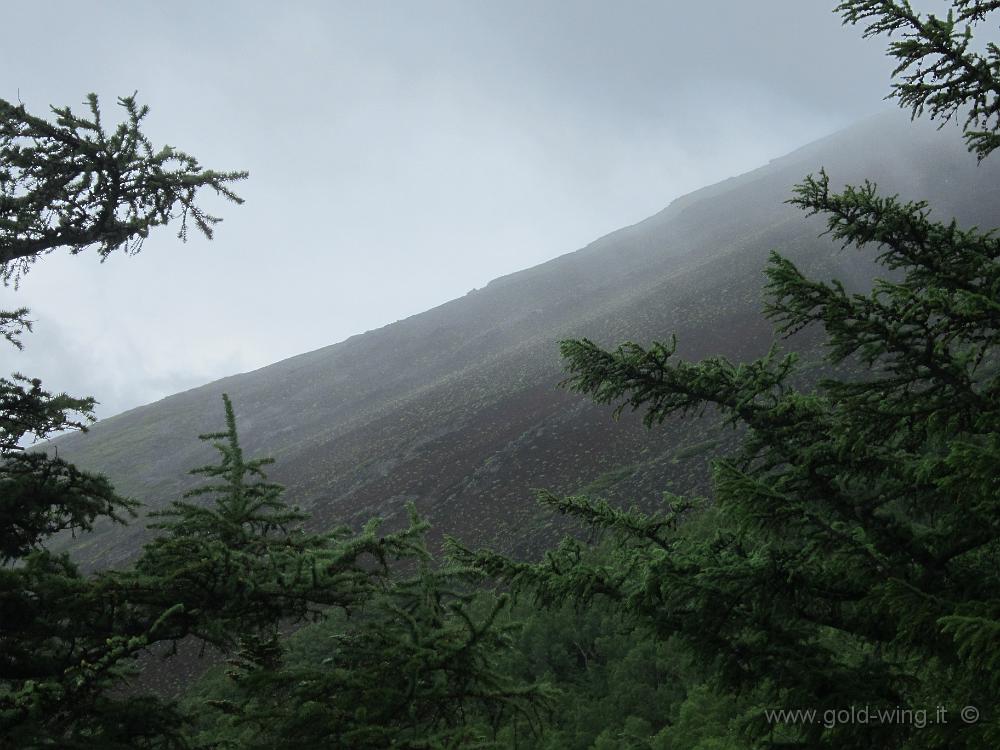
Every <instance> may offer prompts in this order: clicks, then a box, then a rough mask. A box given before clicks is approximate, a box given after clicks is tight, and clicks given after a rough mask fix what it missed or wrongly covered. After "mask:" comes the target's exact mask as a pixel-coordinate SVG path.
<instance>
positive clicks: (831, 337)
mask: <svg viewBox="0 0 1000 750" xmlns="http://www.w3.org/2000/svg"><path fill="white" fill-rule="evenodd" d="M952 6H953V8H952V12H950V13H949V15H948V16H947V17H946V18H939V17H934V16H926V15H921V14H919V13H917V12H915V11H913V10H912V8H911V7H910V5H909V4H908V3H907V2H893V1H891V0H866V1H855V2H844V3H841V4H840V5H839V6H838V8H837V10H838V11H839V12H840V13H841V14H842V16H843V18H844V20H845V22H846V23H865V24H867V26H866V31H865V34H866V35H869V36H870V35H877V34H890V35H897V36H895V37H894V40H893V41H892V43H891V46H890V48H889V51H890V54H891V55H893V56H895V58H896V59H897V61H898V63H899V64H898V67H897V69H896V75H897V76H899V77H900V80H899V81H898V82H897V83H896V85H895V88H894V92H893V96H894V97H896V98H897V99H898V100H899V101H900V103H901V104H902V105H903V106H906V107H909V108H911V109H912V111H913V113H914V116H918V115H920V114H922V113H926V114H929V115H930V116H931V117H932V118H938V119H941V118H944V119H947V118H950V117H954V116H962V117H964V118H965V132H966V138H967V141H968V144H969V148H970V150H972V151H973V152H975V153H976V154H977V155H978V156H979V158H980V159H983V158H986V157H987V156H988V155H989V154H990V153H991V152H992V151H993V150H994V149H996V148H997V146H998V145H1000V120H998V111H1000V104H998V93H1000V50H998V49H997V47H996V46H995V45H993V44H988V45H986V47H985V51H984V52H977V51H975V48H974V47H973V45H972V40H973V30H974V27H975V26H976V24H978V23H980V22H982V21H983V20H985V19H986V18H988V17H990V16H991V15H992V14H993V13H994V12H995V11H996V10H998V9H1000V4H997V3H994V2H975V1H974V0H956V2H953V3H952ZM791 202H792V203H793V204H794V205H796V206H798V207H800V208H802V209H803V210H804V211H805V212H806V213H809V214H821V215H823V216H825V217H826V218H827V226H828V232H829V234H830V235H831V236H832V237H833V238H834V239H835V240H837V241H840V242H841V243H843V244H844V245H845V247H846V246H856V247H858V248H860V249H863V250H868V251H871V252H873V253H874V255H875V257H876V258H877V259H878V261H879V262H880V263H881V264H882V265H883V266H884V267H886V268H887V269H891V270H893V271H894V272H895V274H894V275H893V277H892V278H894V279H896V280H894V281H888V280H884V279H879V280H876V282H875V284H874V287H873V289H872V290H871V291H870V292H869V293H866V294H849V293H848V292H847V291H846V290H845V289H844V287H843V286H842V285H841V284H839V283H838V282H836V281H833V282H822V281H817V280H812V279H809V278H807V277H806V276H805V275H804V274H802V273H801V272H800V271H799V270H798V269H797V268H796V267H795V266H794V265H793V264H792V263H791V262H790V261H788V260H787V259H785V258H782V257H781V256H780V255H778V254H776V253H775V254H772V257H771V260H770V264H769V266H768V268H767V276H768V283H767V287H766V292H767V305H766V308H765V312H766V314H767V315H768V316H769V317H770V318H771V319H772V320H773V321H774V322H775V324H776V327H777V330H778V331H779V332H780V333H781V334H783V335H786V336H787V335H791V334H793V333H795V332H797V331H799V330H801V329H803V328H805V327H809V326H821V327H822V328H823V329H824V330H825V332H826V337H827V347H828V352H829V360H830V363H831V366H832V369H831V370H830V372H831V373H836V375H833V374H831V376H830V377H828V379H826V380H825V381H824V382H822V383H821V384H820V385H819V386H818V387H817V388H812V389H802V388H800V387H796V385H795V382H796V381H795V375H796V373H797V371H798V370H797V361H796V358H795V356H794V355H782V354H781V353H780V352H779V351H778V350H777V349H774V350H772V352H771V353H770V354H769V355H768V356H766V357H764V358H762V359H760V360H757V361H754V362H750V363H746V364H736V363H732V362H729V361H727V360H725V359H723V358H713V359H709V360H706V361H702V362H698V363H688V362H683V361H676V358H675V347H676V345H675V343H674V342H671V343H669V344H662V343H653V344H651V345H648V346H643V345H639V344H636V343H631V342H628V343H625V344H622V345H621V346H619V347H617V348H616V349H614V350H604V349H602V348H601V347H599V346H598V345H596V344H594V343H593V342H591V341H589V340H586V339H584V340H577V341H566V342H563V344H562V354H563V356H564V358H565V360H566V364H567V367H568V370H569V378H568V380H567V381H566V385H568V386H569V387H570V388H572V389H574V390H576V391H578V392H580V393H583V394H587V395H589V396H590V397H591V398H593V399H595V400H596V401H598V402H601V403H608V404H615V405H616V414H617V413H620V412H621V411H622V410H623V409H633V410H638V411H641V412H642V413H643V415H644V419H645V422H646V424H647V426H650V427H653V426H656V425H659V424H662V423H663V422H664V421H665V420H666V419H668V418H671V417H673V416H676V415H680V416H683V415H686V414H691V413H695V414H697V413H700V412H702V411H703V410H705V409H707V408H712V409H717V410H718V412H719V413H720V414H721V415H722V416H723V418H724V419H725V420H727V421H728V422H729V423H730V424H731V425H733V426H734V427H739V428H741V429H744V430H745V438H744V440H743V443H742V446H741V450H740V451H739V452H738V453H737V454H736V455H731V456H727V457H721V458H718V459H717V460H715V461H714V463H713V486H714V498H713V503H714V508H713V509H711V510H705V511H703V512H705V513H710V514H712V515H713V517H714V518H715V519H716V522H717V524H718V528H717V531H716V533H715V534H714V535H713V536H710V537H707V538H706V537H704V536H701V535H689V534H685V532H684V519H685V518H689V517H690V516H691V513H692V510H693V509H696V508H697V506H699V505H700V503H699V502H698V501H697V500H696V499H684V498H668V500H669V503H670V507H669V508H668V510H667V511H665V512H661V513H655V514H652V515H647V514H641V513H637V512H634V511H623V510H620V509H617V508H613V507H611V506H609V505H608V504H607V503H604V502H600V501H594V500H592V499H589V498H586V497H568V498H567V497H557V496H554V495H552V494H550V493H542V495H541V500H542V502H543V503H546V504H547V505H549V506H551V507H553V508H555V509H556V510H558V511H561V512H563V513H567V514H570V515H573V516H575V517H577V518H579V519H582V520H583V521H584V522H586V523H588V524H590V525H591V526H593V527H595V528H597V529H602V530H606V531H609V532H610V533H611V534H612V535H613V536H614V538H615V539H616V542H617V546H616V554H615V557H614V558H613V559H612V560H611V561H605V562H601V563H597V564H595V563H592V562H590V561H589V558H588V556H587V555H586V554H585V552H586V545H584V544H583V543H581V542H578V541H575V540H572V539H569V540H566V541H565V542H563V544H562V545H561V546H560V547H559V548H557V549H555V550H553V551H551V552H549V553H548V555H547V556H546V558H545V560H544V561H542V562H540V563H517V562H513V561H510V560H507V559H505V558H503V557H501V556H498V555H496V554H493V553H489V552H480V553H476V554H473V553H471V552H469V551H468V550H464V549H463V548H462V547H461V546H460V545H458V544H453V548H454V550H455V553H456V555H457V556H458V557H460V558H462V559H465V560H467V561H469V562H474V563H476V564H478V565H479V567H481V568H482V569H484V570H486V571H487V572H489V573H491V574H493V575H495V576H497V577H499V578H501V579H503V580H506V581H507V582H509V583H512V584H513V585H514V586H515V588H521V589H527V590H530V591H533V592H534V593H535V595H536V596H537V597H538V598H539V599H540V600H541V601H543V602H560V601H563V600H566V599H569V600H572V601H576V602H578V603H586V602H587V601H590V600H592V599H593V598H595V597H601V598H606V599H609V600H611V601H614V602H617V603H618V605H619V606H620V608H621V609H622V611H623V612H625V613H627V614H628V615H630V616H632V617H635V618H638V619H639V620H640V621H642V622H644V623H646V624H648V625H649V626H650V627H652V628H653V629H654V630H655V632H657V633H658V634H659V636H660V637H661V638H663V639H666V638H670V637H674V638H677V639H678V640H679V641H680V642H682V643H684V644H686V647H687V648H689V649H690V650H691V652H692V653H694V654H695V655H697V656H698V657H699V659H700V661H701V663H702V664H703V665H705V666H706V667H707V668H709V669H710V670H711V674H712V678H713V684H714V686H715V688H716V689H717V690H718V691H721V692H730V693H735V694H740V695H746V694H747V693H748V692H752V693H753V694H754V695H756V696H757V698H758V700H759V701H761V702H762V705H763V706H764V707H766V706H771V707H773V708H787V709H807V710H814V711H816V712H817V714H816V715H817V716H819V717H823V716H824V715H829V714H827V713H826V712H828V711H837V710H849V709H851V708H852V707H853V708H854V709H855V710H858V709H862V708H868V709H871V710H872V711H876V710H883V711H889V712H891V711H892V710H893V709H902V710H907V709H908V710H911V711H914V710H915V711H920V710H925V711H927V712H928V713H929V715H930V717H931V719H930V721H929V723H927V724H926V726H919V723H917V722H914V721H912V720H911V721H908V720H907V719H906V718H905V714H904V715H901V716H900V717H898V718H897V720H892V719H888V720H883V721H868V722H864V723H861V722H840V723H838V722H835V721H834V722H824V721H822V720H818V721H811V722H810V721H802V720H800V721H793V720H789V719H780V718H776V717H774V715H768V714H766V713H765V712H764V711H763V710H760V711H757V712H756V713H755V714H753V715H751V716H749V717H748V718H747V719H746V720H745V721H744V726H743V731H744V740H745V742H746V744H747V745H748V746H753V747H837V748H871V747H886V748H888V747H899V748H939V747H949V748H984V747H995V746H997V745H998V744H1000V715H998V713H997V709H996V700H995V699H996V695H997V694H998V693H997V691H998V689H1000V637H998V634H1000V595H998V592H1000V571H998V567H997V560H998V559H1000V507H998V504H1000V484H998V479H997V467H998V466H1000V432H998V425H1000V240H998V239H997V237H996V236H995V235H994V233H992V232H985V231H981V230H979V229H977V228H962V227H959V226H958V225H957V223H956V222H955V221H939V220H936V219H934V218H932V217H931V211H930V207H929V206H928V205H927V204H925V203H923V202H904V201H901V200H899V199H898V198H896V197H886V196H881V195H880V194H879V193H878V190H877V188H876V186H875V185H872V184H870V183H865V184H863V185H861V186H854V187H850V186H849V187H847V188H846V189H844V190H842V191H840V192H835V191H834V190H833V189H832V188H831V181H830V178H829V177H828V176H827V175H826V174H825V173H824V172H820V173H819V174H818V175H816V176H810V177H807V178H806V179H805V180H804V181H803V182H802V184H800V185H799V186H797V187H796V188H795V192H794V197H793V198H792V200H791ZM938 706H941V707H942V708H944V709H945V712H946V713H945V714H944V715H943V717H942V718H943V719H944V720H943V721H938V720H937V719H938V716H939V715H937V714H935V711H936V709H937V707H938ZM890 715H891V714H890Z"/></svg>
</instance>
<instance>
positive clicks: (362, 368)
mask: <svg viewBox="0 0 1000 750" xmlns="http://www.w3.org/2000/svg"><path fill="white" fill-rule="evenodd" d="M821 167H822V168H825V169H826V171H827V172H828V173H829V174H830V176H831V180H832V182H833V185H834V187H837V188H839V186H841V185H843V184H845V183H852V184H858V183H860V182H862V181H863V180H864V179H866V178H868V179H871V180H873V181H875V182H877V183H878V185H879V188H880V191H881V192H882V193H883V194H892V193H899V194H900V195H901V196H902V197H904V198H907V199H920V200H928V201H929V202H930V204H931V205H932V206H933V207H934V212H933V214H932V215H933V216H934V217H936V218H943V219H950V218H951V217H952V216H954V217H955V218H957V219H958V221H959V222H960V223H961V224H963V225H966V226H968V225H980V226H994V225H997V224H1000V211H998V210H997V205H998V203H997V200H996V198H997V187H996V186H997V185H998V184H1000V181H998V179H997V178H998V177H1000V174H998V167H997V165H996V163H995V162H985V163H983V164H982V165H977V163H976V159H975V157H974V156H971V155H969V154H968V153H967V151H966V149H965V146H964V144H963V143H962V141H961V137H960V135H959V132H958V130H957V129H955V128H952V127H946V128H944V129H943V130H940V131H939V130H936V129H935V128H934V126H931V125H927V124H925V123H920V122H917V123H910V122H909V120H908V118H907V117H906V116H905V115H902V114H899V113H896V112H893V113H887V114H885V115H880V116H877V117H874V118H871V119H869V120H866V121H864V122H862V123H860V124H858V125H856V126H854V127H852V128H849V129H847V130H844V131H842V132H839V133H837V134H835V135H832V136H830V137H828V138H826V139H823V140H821V141H818V142H816V143H813V144H811V145H809V146H807V147H805V148H802V149H799V150H797V151H795V152H793V153H790V154H788V155H786V156H784V157H782V158H779V159H776V160H773V161H772V162H770V163H769V164H767V165H766V166H763V167H761V168H760V169H757V170H754V171H752V172H749V173H747V174H744V175H741V176H739V177H734V178H732V179H729V180H726V181H724V182H721V183H718V184H715V185H712V186H710V187H706V188H704V189H702V190H699V191H696V192H694V193H691V194H689V195H686V196H684V197H682V198H679V199H677V200H675V201H674V202H673V203H671V204H670V205H669V206H668V207H667V208H665V209H664V210H663V211H661V212H659V213H658V214H656V215H654V216H651V217H650V218H648V219H646V220H645V221H642V222H640V223H638V224H635V225H633V226H629V227H625V228H623V229H621V230H619V231H617V232H614V233H612V234H609V235H607V236H605V237H602V238H600V239H598V240H596V241H594V242H593V243H591V244H590V245H588V246H587V247H585V248H583V249H581V250H578V251H577V252H574V253H570V254H567V255H564V256H561V257H559V258H556V259H554V260H552V261H549V262H548V263H544V264H542V265H539V266H536V267H534V268H530V269H527V270H524V271H520V272H518V273H514V274H511V275H509V276H504V277H502V278H499V279H496V280H494V281H493V282H491V283H490V284H489V285H487V286H486V287H485V288H482V289H477V290H473V291H471V292H469V293H468V294H467V295H466V296H464V297H462V298H460V299H456V300H453V301H451V302H448V303H446V304H444V305H441V306H439V307H436V308H434V309H432V310H428V311H427V312H424V313H422V314H419V315H415V316H413V317H411V318H408V319H406V320H402V321H399V322H397V323H394V324H392V325H389V326H386V327H384V328H381V329H378V330H375V331H369V332H367V333H365V334H361V335H358V336H354V337H352V338H350V339H348V340H346V341H343V342H341V343H338V344H334V345H332V346H329V347H325V348H323V349H319V350H316V351H312V352H308V353H305V354H302V355H299V356H297V357H292V358H290V359H287V360H284V361H281V362H278V363H275V364H273V365H270V366H268V367H264V368H261V369H259V370H256V371H253V372H249V373H244V374H239V375H233V376H231V377H227V378H224V379H222V380H219V381H216V382H213V383H209V384H207V385H204V386H201V387H199V388H195V389H192V390H189V391H185V392H183V393H179V394H176V395H173V396H170V397H168V398H165V399H163V400H161V401H158V402H156V403H153V404H150V405H147V406H143V407H140V408H137V409H133V410H131V411H128V412H125V413H123V414H120V415H117V416H115V417H112V418H109V419H105V420H103V421H101V422H99V423H98V424H96V425H95V426H94V427H93V428H92V429H91V430H90V432H89V433H87V434H73V435H68V436H64V437H61V438H59V439H57V440H55V441H54V442H53V443H52V448H53V449H57V450H58V452H59V455H60V456H62V457H64V458H66V459H68V460H70V461H72V462H73V463H75V464H76V465H77V466H79V467H81V468H85V469H91V470H96V471H100V472H102V473H105V474H107V475H108V476H109V477H110V478H111V480H112V481H113V483H114V484H115V486H116V487H117V488H118V489H119V491H121V492H122V493H124V494H128V495H131V496H133V497H135V498H137V499H139V500H141V501H142V502H143V503H144V504H145V506H146V508H147V509H155V508H160V507H163V506H164V505H165V504H166V503H168V502H169V501H170V500H172V499H176V498H178V497H179V496H180V495H181V493H182V492H183V491H184V490H185V489H187V488H189V487H191V486H192V485H193V484H194V483H195V480H194V479H193V478H192V477H189V476H188V475H187V472H188V470H189V469H191V468H193V467H195V466H199V465H201V464H203V463H205V462H206V461H207V460H209V459H210V458H211V449H210V448H209V447H206V446H205V445H204V444H203V443H201V442H199V441H198V439H197V435H198V434H199V433H204V432H210V431H214V430H215V429H217V428H218V427H219V426H220V425H221V420H222V402H221V394H222V393H224V392H225V393H228V394H229V395H230V396H231V397H232V399H233V401H234V404H235V406H236V411H237V418H238V421H239V426H240V432H241V437H242V440H243V444H244V449H245V450H246V452H247V453H248V454H253V455H272V456H274V457H275V459H276V464H275V465H274V466H273V467H272V471H271V472H270V476H271V478H273V479H274V480H276V481H279V482H281V483H283V484H285V485H286V486H287V488H288V494H287V498H288V499H289V500H290V501H291V502H294V503H296V504H298V505H300V506H301V507H302V508H304V509H305V510H307V511H309V512H310V513H311V515H312V519H311V522H310V523H311V524H312V525H313V526H314V527H317V528H322V527H327V526H330V525H332V524H334V523H338V522H347V523H351V524H357V523H358V522H360V521H363V520H365V519H367V518H369V517H371V516H373V515H380V516H383V517H386V518H388V519H390V522H391V520H392V519H393V518H396V517H398V516H399V514H401V513H402V511H403V507H404V504H405V503H406V502H407V501H414V502H415V503H416V505H417V508H418V509H419V510H420V511H421V512H422V513H424V514H426V515H427V516H428V518H429V519H430V521H431V522H432V523H433V524H434V528H435V530H436V533H451V534H454V535H456V536H458V537H459V538H461V539H463V540H464V541H466V542H467V543H469V544H473V545H478V544H485V543H492V544H495V545H496V546H498V547H500V548H501V549H504V550H507V551H513V552H526V551H528V550H531V549H533V548H535V547H536V546H537V545H538V544H540V543H541V542H542V541H547V540H549V539H550V538H551V536H552V535H553V534H554V533H555V526H554V525H553V524H554V523H555V522H554V521H553V519H551V518H550V517H549V516H548V515H547V514H546V513H543V512H541V511H540V510H539V509H538V507H537V506H536V504H535V502H534V499H533V494H532V489H533V488H541V487H544V488H548V489H552V490H554V491H559V492H575V491H581V492H587V493H592V494H595V495H601V496H606V497H610V498H613V499H615V500H617V501H620V502H623V503H633V502H634V503H638V504H640V505H643V506H647V507H648V506H651V505H653V504H655V503H656V501H657V499H658V498H659V497H660V495H661V493H662V492H663V491H665V490H671V491H675V492H683V491H692V490H693V491H707V484H706V481H705V480H706V467H705V460H706V454H707V453H708V452H709V451H710V450H714V451H716V452H717V449H719V448H720V447H721V448H724V447H725V445H726V441H728V440H729V439H731V437H732V436H731V433H729V432H728V431H726V430H725V429H723V428H721V427H720V426H718V425H717V424H716V423H715V422H714V421H713V419H712V417H711V415H706V416H705V417H703V418H701V419H696V420H689V421H684V422H681V421H669V422H667V423H665V424H664V425H663V426H661V427H658V428H655V429H653V430H647V429H645V428H644V427H643V426H642V424H641V423H640V421H639V420H638V419H636V418H633V417H631V416H629V415H625V416H623V418H622V419H621V420H620V421H617V422H615V421H612V419H611V414H610V410H609V409H608V408H606V407H600V406H596V405H594V404H592V403H590V401H589V400H587V399H584V398H582V397H579V396H577V395H575V394H572V393H569V392H567V391H565V390H563V389H560V388H559V387H558V386H557V384H558V382H559V381H560V380H561V379H562V377H563V376H564V374H563V370H562V365H561V362H560V357H559V348H558V342H559V341H560V340H562V339H566V338H578V337H588V338H590V339H593V340H595V341H597V342H598V343H601V344H604V345H613V344H616V343H620V342H622V341H624V340H626V339H632V340H635V341H640V342H649V341H651V340H655V339H659V340H665V339H668V338H669V337H670V335H671V333H676V335H677V338H678V342H679V349H678V354H679V356H682V357H684V358H690V359H698V358H702V357H707V356H714V355H724V356H726V357H728V358H731V359H735V360H744V359H748V358H752V357H756V356H759V355H761V354H763V353H764V352H766V351H767V349H768V348H769V347H770V346H771V344H772V343H773V341H774V338H773V335H772V332H771V326H770V324H769V323H768V322H767V321H766V320H765V319H764V317H763V316H762V314H761V312H760V310H761V305H762V294H761V290H762V286H763V283H764V274H763V270H764V267H765V264H766V261H767V256H768V253H769V252H770V251H771V250H777V251H779V252H780V253H782V254H783V255H785V256H786V257H789V258H790V259H792V260H793V261H794V262H795V263H796V264H798V265H799V267H800V268H801V269H802V270H803V271H805V272H806V273H807V274H809V275H811V276H819V277H836V278H839V279H841V280H842V281H844V282H845V284H847V286H848V287H855V288H864V287H865V286H867V285H868V284H869V283H870V281H871V279H872V277H873V274H874V273H875V266H874V264H873V263H872V262H871V260H872V259H871V257H870V256H869V255H864V254H862V253H860V252H858V251H856V250H854V249H846V250H842V249H840V247H839V245H837V244H835V243H833V242H831V241H830V240H829V239H828V238H825V237H820V236H819V235H820V234H821V232H822V231H823V228H824V225H823V222H822V220H820V219H818V218H815V217H814V218H807V217H805V216H804V215H803V214H802V212H801V211H799V210H798V209H796V208H794V207H792V206H789V205H787V204H786V203H785V201H787V199H788V198H789V197H790V196H791V193H792V187H793V186H794V185H795V184H796V183H797V182H799V181H801V179H802V178H803V177H804V176H805V175H806V174H809V173H815V172H817V171H818V170H819V169H820V168H821ZM470 252H474V248H473V249H470ZM304 272H307V269H304ZM265 297H266V295H265ZM210 324H211V321H205V325H210ZM289 325H309V326H322V325H323V321H319V320H308V321H289ZM788 345H789V346H790V348H794V349H798V350H799V351H801V352H802V353H803V356H804V357H805V358H807V359H815V360H816V361H817V362H818V361H819V358H820V356H821V354H820V352H819V351H818V350H817V349H816V348H815V339H814V338H813V337H812V336H811V335H810V334H809V332H805V333H804V334H802V335H800V336H798V337H796V339H794V340H792V341H791V342H789V344H788ZM95 395H96V396H97V397H98V398H100V394H95ZM147 538H148V532H147V531H146V530H145V528H144V524H143V523H142V521H141V519H139V520H136V521H134V522H133V523H131V524H130V525H129V526H127V527H111V526H102V527H100V528H99V529H98V530H97V531H95V532H94V533H91V534H89V535H85V536H83V537H78V538H76V539H72V540H65V541H66V543H67V544H68V545H69V546H70V547H71V548H72V549H73V551H74V553H75V554H76V555H77V556H78V557H79V559H80V560H81V562H82V563H84V564H86V565H87V566H93V567H102V566H108V565H117V564H121V563H123V562H125V561H127V560H129V559H130V558H132V557H134V556H135V554H136V553H137V551H138V549H139V548H140V546H141V544H142V543H143V541H144V540H145V539H147Z"/></svg>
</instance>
